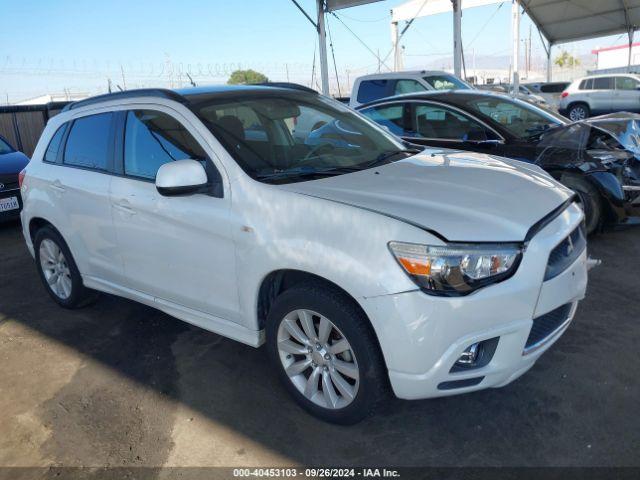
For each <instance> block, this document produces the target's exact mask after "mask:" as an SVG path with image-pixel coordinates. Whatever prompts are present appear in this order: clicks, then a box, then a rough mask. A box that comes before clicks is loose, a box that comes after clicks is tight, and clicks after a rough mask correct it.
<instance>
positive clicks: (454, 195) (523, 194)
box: [278, 150, 572, 242]
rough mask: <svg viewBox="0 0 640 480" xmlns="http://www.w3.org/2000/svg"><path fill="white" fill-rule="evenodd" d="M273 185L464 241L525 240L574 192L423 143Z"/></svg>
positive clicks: (518, 165)
mask: <svg viewBox="0 0 640 480" xmlns="http://www.w3.org/2000/svg"><path fill="white" fill-rule="evenodd" d="M278 187H279V188H282V189H286V190H288V191H293V192H296V193H299V194H303V195H308V196H313V197H317V198H323V199H326V200H331V201H335V202H340V203H344V204H348V205H352V206H355V207H360V208H364V209H367V210H371V211H375V212H378V213H381V214H383V215H387V216H391V217H395V218H398V219H401V220H404V221H407V222H409V223H412V224H414V225H417V226H420V227H421V228H424V229H427V230H431V231H433V232H436V233H437V234H439V235H440V236H442V237H444V238H445V239H447V240H450V241H467V242H515V241H523V240H524V239H525V236H526V234H527V232H528V230H529V229H530V228H531V227H532V226H533V225H534V224H535V223H537V222H538V221H540V220H541V219H542V218H544V217H545V216H546V215H548V214H549V213H550V212H551V211H553V210H554V209H556V208H558V207H559V206H560V205H562V204H563V203H564V202H566V201H567V200H568V199H569V198H570V197H571V195H572V192H571V191H570V190H568V189H566V188H565V187H563V186H562V185H560V184H559V183H558V182H556V181H555V180H553V179H552V178H551V177H550V176H548V175H547V174H546V173H544V172H543V171H542V170H541V169H539V168H538V167H536V166H533V165H529V164H526V163H523V162H518V161H515V160H508V159H504V158H501V157H494V156H489V155H483V154H477V153H471V152H460V151H454V150H426V151H424V152H423V153H420V154H418V155H415V156H412V157H410V158H407V159H404V160H400V161H397V162H394V163H390V164H387V165H384V166H381V167H376V168H371V169H368V170H363V171H361V172H356V173H351V174H345V175H339V176H335V177H329V178H323V179H320V180H313V181H306V182H298V183H290V184H285V185H279V186H278Z"/></svg>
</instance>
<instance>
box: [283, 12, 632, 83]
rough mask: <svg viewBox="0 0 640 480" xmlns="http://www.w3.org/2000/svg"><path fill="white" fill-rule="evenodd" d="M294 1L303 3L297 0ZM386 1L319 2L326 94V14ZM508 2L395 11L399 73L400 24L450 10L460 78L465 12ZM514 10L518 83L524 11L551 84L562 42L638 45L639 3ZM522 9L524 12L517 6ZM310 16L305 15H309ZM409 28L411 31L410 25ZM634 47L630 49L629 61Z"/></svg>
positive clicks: (393, 24) (318, 24)
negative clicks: (617, 38) (623, 38)
mask: <svg viewBox="0 0 640 480" xmlns="http://www.w3.org/2000/svg"><path fill="white" fill-rule="evenodd" d="M293 1H294V3H295V4H296V5H297V6H298V8H300V10H302V11H303V12H304V10H303V9H302V8H301V7H300V6H299V5H298V3H297V1H296V0H293ZM379 1H381V0H316V7H317V22H314V21H313V20H312V19H311V18H310V17H309V16H308V15H307V18H309V20H310V21H311V22H312V23H313V24H314V26H315V27H316V29H317V31H318V38H319V43H320V70H321V77H322V92H323V93H324V94H328V93H329V73H328V63H327V48H326V35H325V26H324V16H325V13H326V12H331V11H334V10H340V9H343V8H349V7H355V6H358V5H364V4H368V3H374V2H379ZM502 1H504V0H409V1H407V2H404V3H402V4H400V5H398V6H397V7H395V8H394V9H392V11H391V31H392V43H393V44H394V46H395V47H396V48H395V57H396V58H395V61H394V65H395V69H401V68H402V61H401V57H400V55H399V52H400V46H399V38H400V36H401V33H400V32H399V31H398V22H400V21H402V20H407V21H409V22H411V21H413V20H414V19H415V18H418V17H424V16H428V15H436V14H439V13H445V12H448V11H452V12H453V32H454V40H453V46H454V72H455V74H456V75H457V76H461V73H462V72H461V63H462V62H461V60H462V32H461V30H462V29H461V15H462V14H461V11H462V10H463V9H466V8H472V7H478V6H482V5H489V4H495V3H501V2H502ZM511 2H512V5H513V8H512V25H511V29H512V41H513V42H512V43H513V74H514V84H515V85H517V82H518V55H519V44H520V42H519V41H518V39H519V26H520V13H521V10H522V11H524V12H526V14H527V15H528V16H529V18H530V19H531V21H532V22H533V23H534V24H535V25H536V26H537V27H538V30H539V32H540V35H541V37H544V39H545V40H546V44H545V42H544V41H543V45H544V48H545V50H546V53H547V80H549V81H550V80H551V47H552V46H553V45H557V44H559V43H565V42H571V41H576V40H585V39H589V38H595V37H602V36H606V35H614V34H617V33H626V34H627V35H628V36H629V44H631V43H632V42H633V33H634V31H635V30H636V29H637V28H638V27H640V0H511ZM518 6H520V8H518ZM305 15H306V13H305ZM405 28H406V27H405ZM630 62H631V49H629V63H630Z"/></svg>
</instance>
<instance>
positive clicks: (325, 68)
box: [316, 0, 329, 95]
mask: <svg viewBox="0 0 640 480" xmlns="http://www.w3.org/2000/svg"><path fill="white" fill-rule="evenodd" d="M316 3H317V6H318V43H319V44H320V79H321V83H322V93H323V94H324V95H329V62H328V60H327V34H326V31H325V26H324V14H325V6H324V0H316Z"/></svg>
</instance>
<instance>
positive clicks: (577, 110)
mask: <svg viewBox="0 0 640 480" xmlns="http://www.w3.org/2000/svg"><path fill="white" fill-rule="evenodd" d="M569 118H571V120H574V121H577V120H584V119H585V118H587V111H586V110H585V109H584V107H573V108H572V109H571V112H570V113H569Z"/></svg>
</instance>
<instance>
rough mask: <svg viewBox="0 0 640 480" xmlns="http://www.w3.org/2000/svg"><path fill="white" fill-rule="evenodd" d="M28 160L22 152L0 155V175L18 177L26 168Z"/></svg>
mask: <svg viewBox="0 0 640 480" xmlns="http://www.w3.org/2000/svg"><path fill="white" fill-rule="evenodd" d="M27 163H29V158H28V157H27V156H26V155H25V154H24V153H22V152H10V153H5V154H2V155H0V175H11V174H15V175H18V173H20V170H22V169H23V168H24V167H26V166H27Z"/></svg>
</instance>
